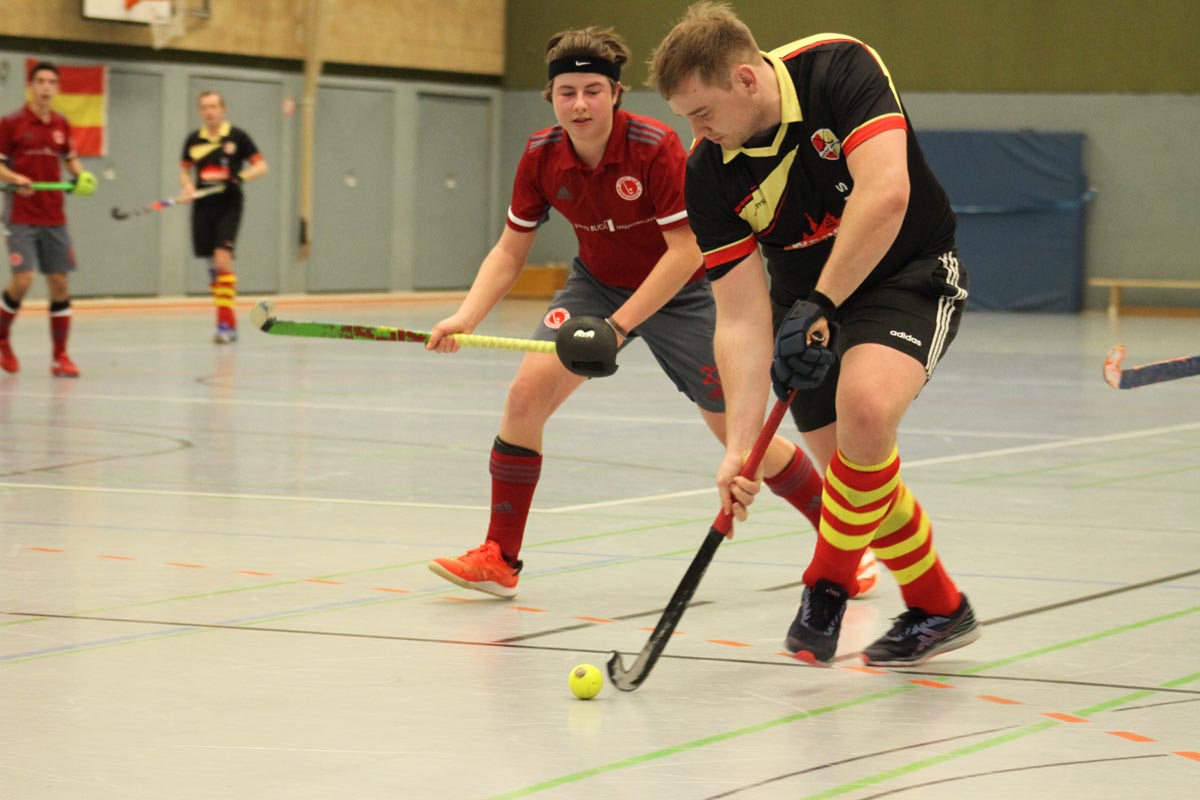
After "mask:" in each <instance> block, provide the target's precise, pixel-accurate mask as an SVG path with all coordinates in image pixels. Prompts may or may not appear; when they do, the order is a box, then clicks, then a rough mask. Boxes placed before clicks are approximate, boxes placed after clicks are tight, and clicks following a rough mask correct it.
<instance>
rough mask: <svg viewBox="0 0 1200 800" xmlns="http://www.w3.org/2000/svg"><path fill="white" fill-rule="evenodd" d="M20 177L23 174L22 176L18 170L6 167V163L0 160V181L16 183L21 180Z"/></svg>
mask: <svg viewBox="0 0 1200 800" xmlns="http://www.w3.org/2000/svg"><path fill="white" fill-rule="evenodd" d="M22 177H24V176H22V175H21V174H20V173H18V172H13V171H12V170H11V169H9V168H8V165H7V164H6V163H4V162H3V161H0V182H3V183H16V182H17V181H19V180H21V178H22Z"/></svg>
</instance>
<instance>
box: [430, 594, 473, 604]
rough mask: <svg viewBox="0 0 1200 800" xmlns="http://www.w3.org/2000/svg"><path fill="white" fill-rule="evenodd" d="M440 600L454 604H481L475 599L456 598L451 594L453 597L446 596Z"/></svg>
mask: <svg viewBox="0 0 1200 800" xmlns="http://www.w3.org/2000/svg"><path fill="white" fill-rule="evenodd" d="M438 599H440V600H449V601H451V602H454V603H478V602H479V601H478V600H477V599H475V598H474V597H455V596H454V595H452V594H451V595H446V596H445V597H441V598H438Z"/></svg>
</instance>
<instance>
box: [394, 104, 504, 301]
mask: <svg viewBox="0 0 1200 800" xmlns="http://www.w3.org/2000/svg"><path fill="white" fill-rule="evenodd" d="M490 106H491V102H490V101H489V100H488V99H487V98H478V97H450V96H446V95H432V94H423V95H421V96H420V98H419V100H418V103H417V107H418V109H419V114H420V121H419V127H418V131H417V148H418V150H417V152H418V153H419V158H418V161H417V185H416V195H417V198H418V200H417V203H416V206H417V210H416V238H417V241H416V259H417V263H416V266H415V269H414V276H413V288H416V289H462V288H466V287H468V286H470V285H471V281H472V280H474V279H475V273H476V272H478V271H479V264H480V262H482V261H483V257H484V256H485V255H487V252H488V250H489V249H491V245H492V242H491V241H489V239H490V237H489V234H488V230H489V228H490V227H491V226H490V224H489V222H490V220H489V219H488V209H489V206H490V202H489V201H490V198H489V193H488V187H489V175H488V148H489V143H490V141H491V138H490V132H489V120H490V116H491V114H490V112H491V109H490Z"/></svg>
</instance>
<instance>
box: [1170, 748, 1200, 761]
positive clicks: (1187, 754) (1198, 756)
mask: <svg viewBox="0 0 1200 800" xmlns="http://www.w3.org/2000/svg"><path fill="white" fill-rule="evenodd" d="M1175 755H1177V756H1183V757H1184V758H1190V759H1191V760H1192V761H1200V753H1193V752H1191V751H1190V750H1179V751H1177V752H1176V753H1175Z"/></svg>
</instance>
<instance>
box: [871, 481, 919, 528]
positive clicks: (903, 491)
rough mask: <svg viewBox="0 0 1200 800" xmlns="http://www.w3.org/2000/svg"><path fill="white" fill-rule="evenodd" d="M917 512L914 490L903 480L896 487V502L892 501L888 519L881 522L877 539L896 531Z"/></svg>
mask: <svg viewBox="0 0 1200 800" xmlns="http://www.w3.org/2000/svg"><path fill="white" fill-rule="evenodd" d="M916 513H917V501H916V500H915V499H914V498H913V496H912V492H910V491H909V490H908V487H907V486H905V485H904V483H903V482H901V483H900V486H899V487H898V488H897V489H896V502H894V503H892V509H891V511H890V512H889V513H888V515H887V519H885V520H884V521H883V522H881V523H880V524H879V530H878V531H876V532H875V538H876V539H882V538H883V537H885V536H890V535H891V534H893V533H895V532H896V531H898V530H900V529H901V528H903V527H904V526H905V525H907V524H908V523H909V521H911V520H912V518H913V515H914V514H916Z"/></svg>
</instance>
